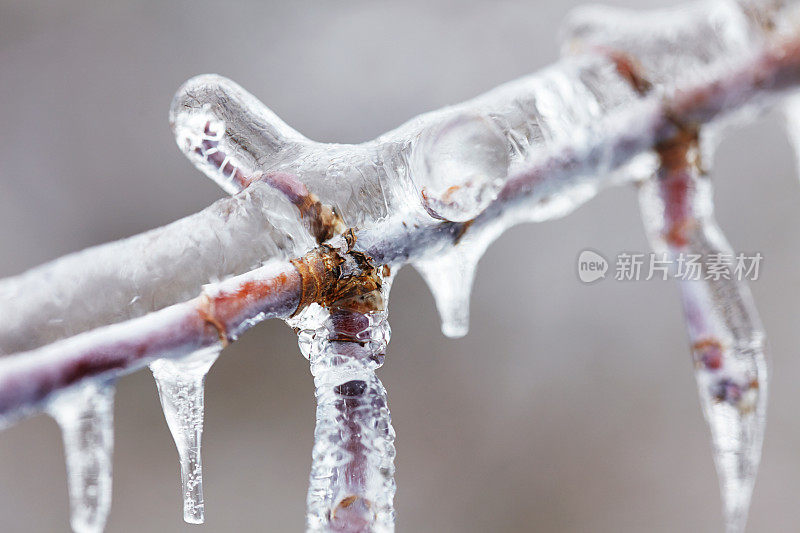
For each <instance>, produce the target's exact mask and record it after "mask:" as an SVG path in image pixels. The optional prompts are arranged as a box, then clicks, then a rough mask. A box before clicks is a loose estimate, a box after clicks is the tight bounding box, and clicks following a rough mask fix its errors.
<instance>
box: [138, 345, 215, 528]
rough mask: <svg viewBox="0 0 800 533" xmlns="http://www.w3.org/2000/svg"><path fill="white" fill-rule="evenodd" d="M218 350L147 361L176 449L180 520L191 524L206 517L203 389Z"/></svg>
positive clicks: (208, 349)
mask: <svg viewBox="0 0 800 533" xmlns="http://www.w3.org/2000/svg"><path fill="white" fill-rule="evenodd" d="M220 349H221V347H219V346H212V347H210V348H207V349H205V350H201V351H199V352H197V353H194V354H192V355H190V356H189V357H185V358H183V359H158V360H156V361H153V362H152V363H150V370H152V372H153V377H154V378H155V380H156V385H157V386H158V396H159V399H160V400H161V407H162V408H163V410H164V418H166V420H167V426H169V430H170V433H172V438H173V440H174V441H175V446H176V447H177V448H178V457H179V458H180V463H181V492H182V496H183V519H184V520H185V521H186V522H187V523H190V524H202V523H203V521H204V520H205V502H204V500H203V463H202V460H201V455H200V444H201V440H202V437H203V412H204V394H205V393H204V390H205V379H206V374H208V371H209V370H210V369H211V365H213V364H214V361H216V360H217V357H218V356H219V352H220Z"/></svg>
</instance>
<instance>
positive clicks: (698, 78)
mask: <svg viewBox="0 0 800 533" xmlns="http://www.w3.org/2000/svg"><path fill="white" fill-rule="evenodd" d="M743 3H744V2H743ZM751 15H754V12H752V11H750V12H748V13H745V11H744V10H743V9H742V7H741V6H740V5H738V4H737V3H736V2H734V1H730V0H706V1H703V2H696V3H692V4H686V5H679V6H676V7H669V8H665V9H659V10H648V11H637V10H628V9H620V8H614V7H607V6H598V5H589V6H582V7H579V8H577V9H575V10H574V11H572V12H571V13H570V15H569V16H568V18H567V20H566V21H565V23H564V26H563V30H562V42H563V47H564V50H565V51H566V52H570V53H574V52H587V51H588V52H593V51H594V52H597V51H600V52H617V53H622V54H624V56H625V57H626V58H627V59H629V60H630V61H631V62H632V66H633V67H634V68H635V69H636V71H637V74H638V75H639V76H640V77H641V78H642V79H644V80H646V81H647V82H649V83H652V84H654V85H656V87H659V88H662V89H665V90H668V91H669V90H672V89H674V88H675V87H676V86H678V85H680V84H682V83H684V82H686V81H688V80H691V82H692V83H701V82H702V81H703V80H707V79H710V78H711V77H712V76H714V75H715V74H717V73H718V72H719V71H720V69H725V68H729V67H730V65H731V62H732V61H739V60H741V58H742V57H743V56H746V55H748V54H749V53H751V51H753V50H755V49H757V45H758V44H760V42H761V38H762V37H763V33H762V32H763V28H762V27H760V25H759V24H758V22H759V21H758V20H754V19H753V17H752V16H751Z"/></svg>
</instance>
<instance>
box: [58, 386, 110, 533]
mask: <svg viewBox="0 0 800 533" xmlns="http://www.w3.org/2000/svg"><path fill="white" fill-rule="evenodd" d="M47 411H48V413H49V414H50V416H52V417H53V418H54V419H55V420H56V422H58V425H59V426H61V433H62V436H63V438H64V455H65V456H66V460H67V484H68V487H69V499H70V510H71V517H70V523H71V524H72V529H73V531H75V533H100V532H102V531H103V529H104V528H105V525H106V519H107V518H108V512H109V509H110V508H111V484H112V480H111V466H112V461H111V455H112V449H113V447H114V427H113V426H114V386H113V385H112V384H110V383H107V382H106V383H99V382H97V381H91V382H88V383H85V384H80V385H77V386H76V387H75V388H74V389H71V390H69V391H66V392H64V393H62V394H60V395H59V396H58V397H57V398H56V399H55V400H53V401H52V402H51V403H50V405H49V406H48V408H47Z"/></svg>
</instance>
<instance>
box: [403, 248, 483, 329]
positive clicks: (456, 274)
mask: <svg viewBox="0 0 800 533" xmlns="http://www.w3.org/2000/svg"><path fill="white" fill-rule="evenodd" d="M478 259H479V257H473V254H472V253H471V250H468V249H465V248H464V247H461V246H459V247H456V248H454V249H453V250H452V251H450V252H448V253H446V254H444V255H440V256H438V257H435V258H432V259H424V260H421V261H415V262H414V263H413V265H414V268H416V269H417V272H419V273H420V274H421V275H422V278H423V279H424V280H425V283H427V284H428V288H429V289H430V291H431V293H432V294H433V299H434V300H435V301H436V309H438V310H439V317H440V318H441V321H442V333H443V334H444V335H445V336H447V337H450V338H453V339H456V338H459V337H463V336H464V335H466V334H467V333H468V332H469V299H470V295H471V294H472V283H473V280H474V279H475V269H476V268H477V266H478Z"/></svg>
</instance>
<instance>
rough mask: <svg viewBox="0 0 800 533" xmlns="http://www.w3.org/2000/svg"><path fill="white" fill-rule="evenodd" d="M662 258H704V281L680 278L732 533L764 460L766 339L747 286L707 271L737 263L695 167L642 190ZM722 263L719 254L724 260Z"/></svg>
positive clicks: (740, 525) (743, 518)
mask: <svg viewBox="0 0 800 533" xmlns="http://www.w3.org/2000/svg"><path fill="white" fill-rule="evenodd" d="M640 203H641V207H642V215H643V219H644V222H645V227H646V229H647V233H648V237H649V239H650V241H651V243H652V245H653V247H654V249H655V250H656V251H657V252H660V253H666V254H668V255H669V256H670V257H671V259H672V263H673V264H676V263H678V264H679V261H680V260H679V257H680V254H683V257H684V258H685V257H688V256H690V255H699V256H700V257H702V262H701V265H702V269H701V272H700V275H699V276H691V277H690V278H689V279H682V278H679V279H680V281H679V284H680V289H681V300H682V303H683V309H684V314H685V317H686V324H687V330H688V333H689V339H690V342H691V345H692V355H693V359H694V365H695V378H696V381H697V387H698V390H699V393H700V402H701V405H702V409H703V414H704V416H705V419H706V421H707V423H708V425H709V428H710V430H711V441H712V447H713V452H714V460H715V463H716V467H717V473H718V476H719V482H720V489H721V493H722V500H723V510H724V514H725V522H726V530H727V531H728V533H741V532H743V531H744V529H745V524H746V522H747V514H748V510H749V506H750V499H751V496H752V492H753V487H754V484H755V480H756V475H757V471H758V465H759V462H760V459H761V446H762V442H763V438H764V429H765V424H766V407H767V361H766V355H765V339H764V334H763V331H762V328H761V324H760V321H759V318H758V314H757V312H756V309H755V307H754V305H753V302H752V298H751V296H750V291H749V290H748V288H747V286H746V285H745V284H744V283H743V282H742V281H740V280H737V279H736V277H735V276H733V275H731V276H730V277H729V279H726V278H725V277H719V278H717V276H716V275H715V274H713V273H711V272H709V271H708V267H707V266H706V262H707V261H709V260H710V259H709V258H712V257H715V254H722V255H723V256H728V257H733V252H732V250H731V247H730V245H729V244H728V243H727V241H726V240H725V237H724V236H723V234H722V232H721V231H720V229H719V228H718V227H717V224H716V221H715V220H714V218H713V202H712V194H711V184H710V182H709V180H708V178H706V177H704V176H702V175H700V171H699V170H698V169H697V168H696V166H694V165H687V166H686V167H684V168H683V169H680V170H676V169H662V171H661V172H659V174H658V176H657V177H656V178H654V179H651V180H649V181H648V182H646V183H645V184H643V186H642V187H641V189H640ZM718 257H721V256H718Z"/></svg>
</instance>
